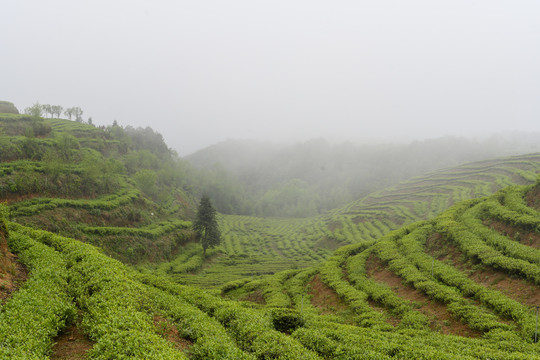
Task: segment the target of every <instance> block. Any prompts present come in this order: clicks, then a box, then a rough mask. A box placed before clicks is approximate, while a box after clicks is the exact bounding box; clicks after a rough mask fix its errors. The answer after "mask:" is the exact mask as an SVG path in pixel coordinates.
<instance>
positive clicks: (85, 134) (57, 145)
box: [0, 114, 196, 263]
mask: <svg viewBox="0 0 540 360" xmlns="http://www.w3.org/2000/svg"><path fill="white" fill-rule="evenodd" d="M0 128H1V129H2V131H1V132H0V148H1V149H2V151H1V152H0V175H1V177H0V199H1V200H2V201H7V202H8V203H9V210H10V216H11V219H12V220H13V221H16V222H18V223H20V224H25V225H29V226H33V227H36V228H40V229H45V230H49V231H53V232H56V233H59V234H63V235H67V236H76V237H77V238H79V239H81V240H84V241H86V242H89V243H92V244H95V245H98V246H100V247H102V248H103V249H104V250H105V251H106V252H107V253H108V254H111V255H114V256H115V257H117V258H119V259H122V260H123V261H125V262H131V263H135V262H139V261H142V260H145V261H148V260H160V259H168V258H169V259H170V258H171V256H172V255H174V253H175V251H176V248H177V247H178V246H179V245H180V244H182V243H183V242H185V241H186V240H189V239H190V237H191V233H190V232H189V231H186V228H187V227H188V225H189V224H188V223H187V222H186V221H187V220H189V219H190V218H191V217H192V215H193V209H194V208H195V202H196V201H195V198H196V195H195V192H194V191H192V190H190V187H189V184H188V183H189V180H188V179H187V175H186V173H187V171H186V164H185V162H183V161H181V160H180V159H178V158H177V157H176V156H175V155H174V153H173V152H172V151H170V150H169V149H168V148H167V146H166V145H165V143H164V142H163V138H162V137H161V135H160V134H157V133H155V132H153V131H152V130H151V129H150V128H146V129H140V128H139V129H133V128H129V127H127V128H125V129H124V128H122V127H119V126H117V125H113V126H109V127H102V128H96V127H94V126H91V125H88V124H84V123H79V122H74V121H68V120H62V119H42V118H34V117H30V116H27V115H7V114H4V115H2V114H0Z"/></svg>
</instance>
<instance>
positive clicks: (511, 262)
mask: <svg viewBox="0 0 540 360" xmlns="http://www.w3.org/2000/svg"><path fill="white" fill-rule="evenodd" d="M478 202H479V201H478V200H472V201H466V202H462V203H460V204H458V205H455V206H453V207H451V208H450V209H448V210H447V211H445V212H444V213H443V214H441V216H439V217H438V218H437V222H436V224H435V230H436V231H437V232H439V233H440V234H441V235H443V236H444V237H445V238H447V239H450V240H453V241H454V242H455V243H456V244H457V245H458V246H459V248H460V249H461V251H463V252H464V253H465V254H466V255H467V256H468V257H470V258H476V259H479V260H480V261H481V262H482V263H484V264H485V265H489V266H493V267H494V268H500V269H504V270H505V271H507V272H509V273H514V274H520V275H524V276H525V277H527V278H528V279H530V280H532V281H533V282H535V283H536V284H540V267H539V266H538V265H536V264H531V263H530V262H528V261H525V260H522V259H516V258H513V257H511V256H506V255H504V254H503V253H502V252H501V251H498V250H497V249H494V248H493V247H492V246H490V245H489V244H487V243H486V242H485V241H484V239H483V238H482V237H481V236H479V235H477V234H476V233H475V232H474V231H471V229H470V228H469V227H468V226H467V225H465V224H464V223H463V222H462V221H461V219H460V215H462V214H463V213H464V212H465V211H466V210H467V209H468V208H470V207H472V206H474V205H475V204H477V203H478ZM508 241H510V240H508Z"/></svg>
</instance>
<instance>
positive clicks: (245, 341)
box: [137, 275, 319, 360]
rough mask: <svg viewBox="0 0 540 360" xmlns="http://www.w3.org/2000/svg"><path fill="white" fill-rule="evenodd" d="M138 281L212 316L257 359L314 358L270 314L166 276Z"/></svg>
mask: <svg viewBox="0 0 540 360" xmlns="http://www.w3.org/2000/svg"><path fill="white" fill-rule="evenodd" d="M137 278H138V279H140V280H141V281H143V282H145V283H147V284H149V285H153V286H156V287H157V288H159V289H161V290H165V291H168V292H169V293H171V294H173V295H176V296H180V297H181V298H183V299H184V300H185V301H187V302H188V303H189V304H192V305H194V306H195V307H197V308H199V309H200V310H202V311H204V312H205V313H207V314H209V315H211V316H212V317H214V318H215V319H216V320H217V321H219V322H220V323H221V325H222V326H224V327H225V329H227V331H228V333H229V335H230V336H231V337H232V338H233V339H234V340H235V342H236V344H237V345H238V347H239V348H240V349H242V350H243V351H245V352H248V353H251V354H253V355H254V356H255V357H256V358H258V359H284V360H285V359H290V360H296V359H298V360H301V359H305V360H315V359H319V357H318V356H317V354H316V353H314V352H312V351H310V350H308V349H306V348H304V347H303V346H302V345H301V344H300V343H299V342H298V341H296V340H295V339H292V338H290V337H288V336H287V335H285V334H283V333H281V332H279V331H276V330H275V329H274V325H273V323H272V319H271V317H270V315H269V314H267V313H266V312H264V311H261V310H257V309H250V308H246V307H243V306H242V305H240V304H239V303H236V302H233V301H228V300H224V299H220V298H217V297H215V296H212V295H210V294H208V293H206V292H204V291H202V290H199V289H195V288H191V287H187V286H183V285H177V284H173V283H171V282H169V281H167V280H166V279H163V278H157V277H152V276H148V275H139V276H138V277H137Z"/></svg>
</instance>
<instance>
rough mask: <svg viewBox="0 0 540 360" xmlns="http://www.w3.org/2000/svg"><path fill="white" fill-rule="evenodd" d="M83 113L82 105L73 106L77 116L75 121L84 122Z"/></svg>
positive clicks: (74, 114) (74, 113)
mask: <svg viewBox="0 0 540 360" xmlns="http://www.w3.org/2000/svg"><path fill="white" fill-rule="evenodd" d="M82 114H83V111H82V109H81V108H80V107H78V106H76V107H74V108H73V116H75V121H77V122H82V121H83V118H82Z"/></svg>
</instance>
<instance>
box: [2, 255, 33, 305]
mask: <svg viewBox="0 0 540 360" xmlns="http://www.w3.org/2000/svg"><path fill="white" fill-rule="evenodd" d="M17 259H18V257H17V255H15V254H12V253H10V252H7V253H6V254H0V304H3V303H5V302H6V301H7V300H8V299H9V298H11V295H12V294H13V293H14V292H15V291H17V289H18V288H19V287H21V286H22V285H23V284H24V282H25V281H26V279H28V269H27V268H26V266H24V265H23V264H21V263H20V262H18V261H17Z"/></svg>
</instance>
